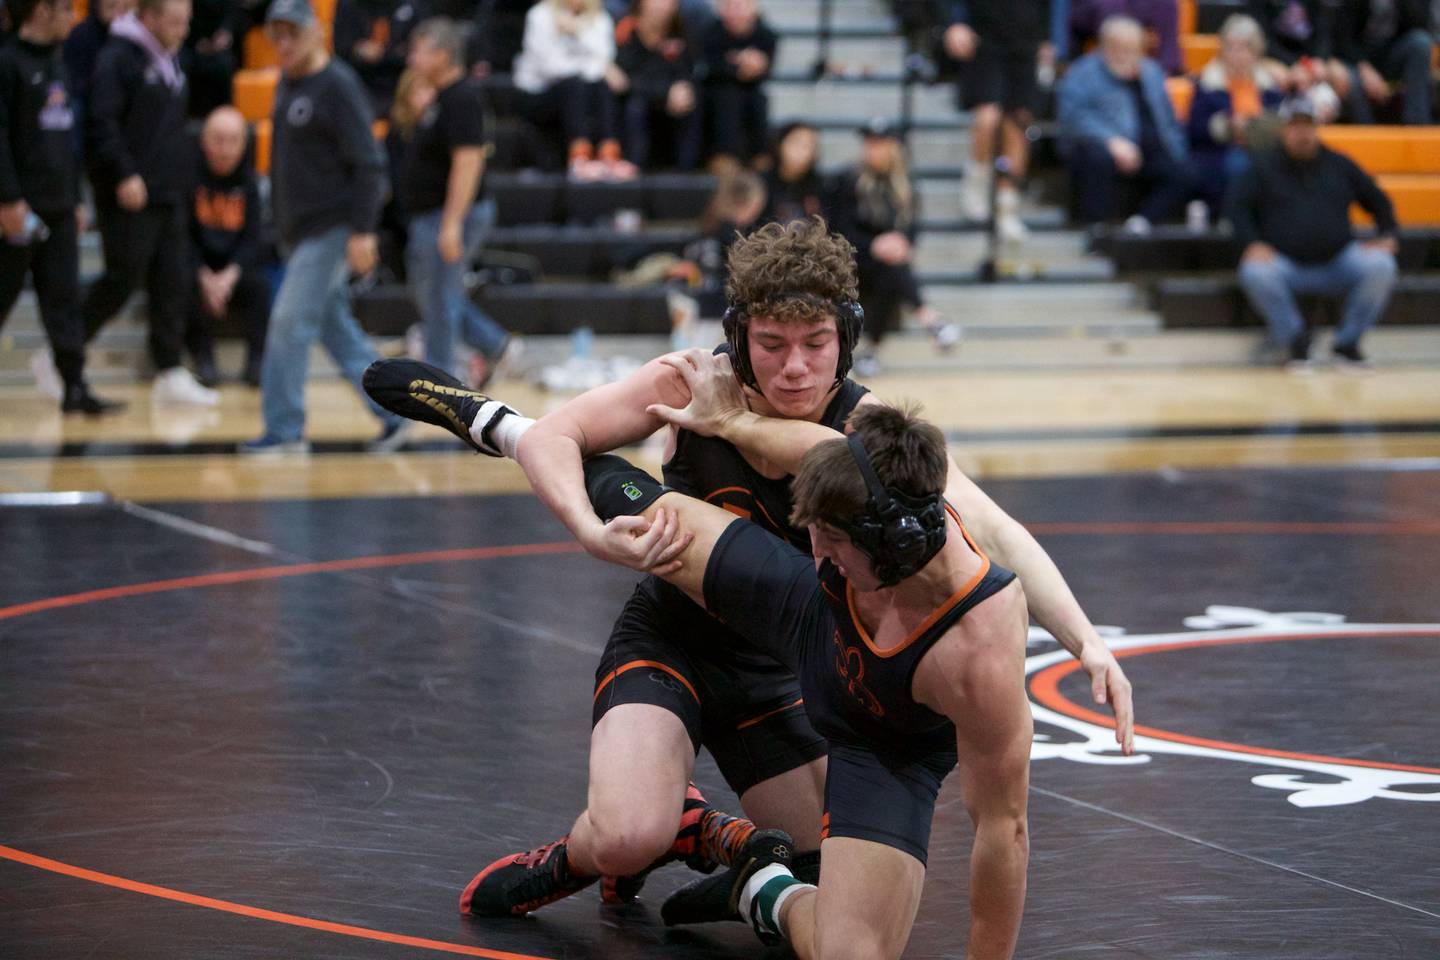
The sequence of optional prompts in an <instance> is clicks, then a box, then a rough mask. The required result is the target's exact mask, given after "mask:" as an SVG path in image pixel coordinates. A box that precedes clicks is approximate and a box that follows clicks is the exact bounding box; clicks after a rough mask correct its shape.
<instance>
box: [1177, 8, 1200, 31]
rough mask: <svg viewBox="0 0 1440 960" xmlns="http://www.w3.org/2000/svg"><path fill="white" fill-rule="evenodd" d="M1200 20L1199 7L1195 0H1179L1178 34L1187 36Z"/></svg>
mask: <svg viewBox="0 0 1440 960" xmlns="http://www.w3.org/2000/svg"><path fill="white" fill-rule="evenodd" d="M1199 22H1200V8H1199V6H1198V5H1197V4H1196V2H1195V0H1180V36H1182V37H1188V36H1190V34H1192V33H1194V32H1195V27H1196V25H1197V24H1199Z"/></svg>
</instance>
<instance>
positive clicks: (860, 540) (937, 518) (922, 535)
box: [836, 433, 945, 587]
mask: <svg viewBox="0 0 1440 960" xmlns="http://www.w3.org/2000/svg"><path fill="white" fill-rule="evenodd" d="M846 442H847V443H848V444H849V445H850V455H851V456H852V457H854V458H855V465H856V466H857V467H859V468H860V475H861V476H862V477H864V478H865V487H866V489H867V490H868V491H869V494H870V495H869V498H868V499H867V500H866V501H865V508H864V509H863V510H861V511H860V512H859V513H857V514H856V515H855V516H854V518H852V519H851V520H850V522H849V523H848V524H844V523H837V524H836V526H838V527H840V528H841V529H842V530H844V531H845V532H846V533H848V534H849V535H850V540H851V541H852V542H853V543H854V544H855V546H856V547H858V548H859V550H860V552H861V553H863V554H865V556H867V557H869V558H870V563H871V565H872V566H873V567H874V570H875V577H876V579H878V580H879V581H880V586H882V587H893V586H895V584H897V583H899V582H900V581H901V580H904V579H905V578H906V577H910V576H914V575H915V574H916V573H919V572H920V570H921V569H922V568H923V567H924V566H925V564H927V563H929V562H930V561H931V560H932V559H933V558H934V556H935V554H937V553H939V552H940V548H941V547H943V546H945V505H944V497H943V496H942V495H941V494H939V493H932V494H930V495H929V496H926V497H912V496H909V495H907V494H904V493H901V492H899V491H898V490H892V489H890V488H888V487H886V486H885V485H884V484H883V483H881V482H880V477H879V475H878V474H876V473H875V467H874V466H873V465H872V464H871V463H870V455H869V454H868V453H866V452H865V444H863V443H861V442H860V437H859V436H857V435H856V434H853V433H852V434H850V436H849V437H847V438H846Z"/></svg>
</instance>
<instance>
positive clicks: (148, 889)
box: [0, 846, 546, 960]
mask: <svg viewBox="0 0 1440 960" xmlns="http://www.w3.org/2000/svg"><path fill="white" fill-rule="evenodd" d="M0 859H5V860H14V861H15V862H16V863H23V864H26V865H27V866H31V867H38V868H40V869H41V870H49V871H50V872H52V873H62V874H64V875H66V876H68V877H76V878H78V879H81V880H89V881H90V882H91V883H103V884H105V885H106V886H110V887H119V888H120V889H121V890H129V891H131V892H133V893H143V894H145V895H147V896H151V897H161V898H163V899H165V900H174V901H176V902H177V903H188V904H190V905H191V906H195V907H207V908H209V909H211V910H223V911H225V912H226V913H236V914H239V915H240V916H242V917H253V918H255V919H256V920H269V921H271V922H272V923H288V924H290V925H291V926H295V927H308V928H310V929H311V930H323V931H325V932H326V933H339V934H344V935H345V936H347V937H361V938H363V939H365V940H380V941H383V942H384V943H398V944H400V945H402V946H406V947H419V948H421V949H422V950H437V951H439V952H441V953H458V954H462V955H464V956H467V957H489V958H491V960H546V958H545V957H536V956H533V955H531V954H528V953H505V952H504V951H501V950H486V949H485V948H484V947H470V946H466V945H465V944H463V943H446V942H445V941H443V940H427V939H425V938H424V937H407V936H405V935H404V934H399V933H386V932H385V931H384V930H371V929H369V928H368V927H353V926H351V925H349V924H347V923H331V922H330V921H329V920H315V919H312V918H311V917H300V916H296V915H295V914H293V913H277V912H276V911H274V910H262V909H261V908H259V907H247V906H246V905H245V904H243V903H231V902H230V901H229V900H216V899H214V898H213V897H201V896H197V895H195V894H193V893H186V892H185V891H183V890H172V889H171V888H169V887H157V886H155V885H154V884H152V883H139V882H137V881H135V880H127V879H125V878H124V877H116V876H112V875H111V874H108V873H97V872H96V871H94V870H86V869H85V868H84V867H76V866H72V865H71V864H68V863H61V862H60V861H59V860H50V859H48V858H46V857H37V856H35V855H34V854H33V853H26V852H25V851H24V850H16V849H14V848H13V847H5V846H0Z"/></svg>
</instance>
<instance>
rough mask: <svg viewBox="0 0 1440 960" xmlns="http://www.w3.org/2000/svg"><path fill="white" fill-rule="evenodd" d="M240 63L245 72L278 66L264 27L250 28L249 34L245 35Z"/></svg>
mask: <svg viewBox="0 0 1440 960" xmlns="http://www.w3.org/2000/svg"><path fill="white" fill-rule="evenodd" d="M240 62H241V66H243V67H244V68H245V69H246V70H263V69H265V68H266V67H278V66H279V65H280V61H279V60H278V59H277V58H276V57H275V47H274V46H273V45H272V44H271V43H270V38H269V37H268V36H266V34H265V28H264V27H251V28H250V32H249V33H247V34H245V49H244V50H243V51H242V56H241V58H240Z"/></svg>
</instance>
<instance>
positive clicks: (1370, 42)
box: [1335, 0, 1435, 125]
mask: <svg viewBox="0 0 1440 960" xmlns="http://www.w3.org/2000/svg"><path fill="white" fill-rule="evenodd" d="M1429 19H1430V14H1429V11H1428V10H1426V9H1425V2H1424V0H1339V9H1338V13H1337V21H1336V25H1335V48H1336V53H1337V54H1338V55H1339V57H1340V59H1341V60H1343V61H1344V62H1345V64H1346V66H1347V67H1348V68H1349V69H1350V71H1351V75H1352V82H1353V83H1354V84H1355V85H1356V86H1357V87H1358V89H1359V91H1360V94H1363V96H1362V95H1357V96H1356V97H1354V99H1353V101H1352V102H1353V103H1355V104H1356V107H1357V110H1356V115H1355V117H1354V119H1355V122H1357V123H1373V122H1374V111H1373V108H1374V107H1382V106H1384V105H1386V104H1387V103H1388V102H1389V101H1390V98H1391V90H1390V83H1389V81H1398V82H1399V83H1400V85H1401V91H1400V121H1401V122H1402V123H1406V124H1417V125H1421V124H1428V123H1431V122H1433V119H1434V118H1433V116H1432V115H1431V109H1432V97H1431V87H1432V85H1433V82H1434V81H1433V80H1432V79H1431V76H1430V56H1431V51H1432V50H1434V48H1435V40H1434V38H1433V37H1431V35H1430V31H1429V30H1428V29H1427V27H1428V25H1429Z"/></svg>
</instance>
